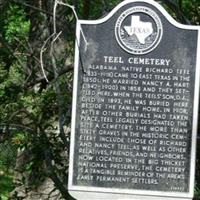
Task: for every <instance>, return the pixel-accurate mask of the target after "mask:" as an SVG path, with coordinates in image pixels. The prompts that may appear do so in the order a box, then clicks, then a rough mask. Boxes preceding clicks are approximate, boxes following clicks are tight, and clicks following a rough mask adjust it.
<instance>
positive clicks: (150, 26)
mask: <svg viewBox="0 0 200 200" xmlns="http://www.w3.org/2000/svg"><path fill="white" fill-rule="evenodd" d="M162 35H163V27H162V22H161V20H160V18H159V16H158V15H157V14H156V13H155V12H154V11H153V10H152V9H150V8H147V7H143V6H136V7H132V8H130V9H128V10H126V11H124V12H123V13H122V14H121V15H120V16H119V18H118V19H117V22H116V26H115V36H116V39H117V42H118V44H119V45H120V46H121V47H122V48H123V49H124V50H125V51H127V52H128V53H131V54H137V55H142V54H147V53H149V52H151V51H153V50H154V49H155V48H156V47H157V46H158V44H159V43H160V41H161V39H162Z"/></svg>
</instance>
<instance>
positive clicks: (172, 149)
mask: <svg viewBox="0 0 200 200" xmlns="http://www.w3.org/2000/svg"><path fill="white" fill-rule="evenodd" d="M80 27H82V29H83V32H84V34H85V39H86V40H87V44H86V41H85V39H84V38H83V35H82V34H81V30H80ZM199 30H200V29H199V27H195V26H184V25H181V24H179V23H177V22H175V21H174V20H173V19H172V18H171V17H170V16H169V14H167V13H166V11H165V10H164V9H163V8H162V7H161V6H160V5H159V4H157V3H155V2H153V1H140V0H138V1H137V0H136V1H132V0H127V1H124V2H122V3H121V4H119V5H118V6H117V7H116V8H115V9H114V10H113V11H112V12H111V13H110V14H109V15H108V16H107V17H105V18H103V19H101V20H97V21H78V24H77V38H78V40H77V47H76V59H75V76H74V99H73V119H72V136H71V153H70V171H69V191H70V193H71V194H72V195H73V196H74V197H75V198H77V199H80V200H86V199H103V198H107V199H109V200H110V199H113V200H114V199H134V198H136V199H138V200H140V199H144V198H146V199H176V198H182V199H192V196H193V189H194V171H195V148H196V132H197V114H198V95H199V60H198V57H199V56H198V49H199V43H198V38H199Z"/></svg>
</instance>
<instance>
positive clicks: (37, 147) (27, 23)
mask: <svg viewBox="0 0 200 200" xmlns="http://www.w3.org/2000/svg"><path fill="white" fill-rule="evenodd" d="M63 2H64V1H63ZM67 2H68V3H69V4H73V5H75V7H76V11H77V13H78V15H79V17H80V18H84V19H97V18H99V17H101V16H104V15H106V14H107V13H108V12H109V11H110V10H111V9H112V8H113V7H114V6H115V5H117V4H118V3H119V2H121V0H110V1H109V2H108V1H105V0H94V1H90V0H83V1H80V0H71V1H70V0H69V1H67ZM161 3H162V4H163V5H164V6H165V7H166V8H167V9H168V10H169V11H170V12H171V14H172V15H173V16H174V17H175V18H176V19H177V20H179V21H180V22H182V23H192V24H196V25H198V24H199V23H200V17H199V16H200V2H199V1H198V0H192V1H191V0H190V1H189V0H176V1H172V0H162V2H161ZM55 8H57V12H56V18H54V15H53V12H54V9H55ZM0 11H1V13H2V14H1V16H0V18H1V20H0V30H2V31H1V33H0V46H1V48H0V121H1V124H2V125H6V127H7V131H8V133H9V127H12V126H15V127H17V128H18V130H19V131H18V133H17V134H13V135H12V137H13V142H14V143H17V145H18V146H19V148H22V149H24V151H26V152H28V154H30V155H31V156H30V159H28V160H26V162H25V167H24V170H28V171H29V172H30V173H29V179H28V182H27V183H25V184H27V185H28V186H29V187H32V186H34V185H37V183H39V182H41V181H42V180H43V178H44V177H46V176H48V177H50V178H51V179H52V180H53V181H54V183H55V185H56V187H57V188H58V189H59V190H60V192H61V193H62V195H63V197H64V198H66V199H68V198H69V196H68V192H67V181H66V177H67V173H68V152H69V140H70V136H69V129H68V127H69V126H70V118H71V114H70V112H71V101H72V97H71V96H72V95H71V94H72V75H73V52H74V49H73V47H74V40H75V18H74V14H73V10H72V9H71V8H70V7H66V6H62V5H59V4H58V5H55V4H54V1H52V0H43V1H41V0H25V1H22V0H9V1H3V2H0ZM55 21H56V32H55V23H54V22H55ZM60 31H62V33H61V34H60V35H59V38H57V36H58V35H57V34H58V33H59V32H60ZM44 44H45V46H44ZM43 47H44V48H43ZM41 56H42V60H41ZM44 72H45V73H44ZM45 76H46V77H45ZM1 124H0V125H1ZM21 135H23V137H21ZM16 141H17V142H16Z"/></svg>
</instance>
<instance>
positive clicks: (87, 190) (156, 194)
mask: <svg viewBox="0 0 200 200" xmlns="http://www.w3.org/2000/svg"><path fill="white" fill-rule="evenodd" d="M134 2H144V3H147V4H150V5H152V6H154V7H155V8H157V9H158V10H159V11H160V12H161V13H162V14H163V15H164V16H165V18H166V19H167V20H168V21H169V22H170V23H171V24H172V25H174V26H175V27H177V28H180V29H185V30H196V31H198V44H197V55H198V54H199V52H200V51H199V49H200V27H198V26H191V25H182V24H180V23H178V22H176V21H175V20H174V19H173V18H172V17H171V16H170V15H169V14H168V13H167V11H166V10H165V9H164V8H163V7H162V6H161V5H160V4H158V3H156V2H155V1H153V0H125V1H123V2H122V3H120V4H119V5H117V6H116V7H115V8H114V9H113V10H112V11H111V12H110V13H109V14H108V15H107V16H106V17H104V18H102V19H99V20H78V22H77V30H76V37H77V42H76V47H75V68H74V86H73V87H74V89H73V106H72V125H71V141H70V143H71V144H70V165H69V180H68V190H69V193H70V194H71V195H72V196H73V197H74V198H76V199H78V200H79V199H80V200H89V199H94V200H100V199H109V200H117V199H118V200H123V199H124V200H125V199H126V200H128V199H135V200H141V199H149V200H173V199H174V200H175V199H180V200H181V199H192V198H193V194H194V191H193V190H194V182H195V159H196V140H197V124H198V105H199V82H200V70H199V67H200V56H197V60H196V74H195V76H196V77H195V90H194V100H193V103H194V107H193V126H192V141H191V142H192V144H191V148H192V149H191V161H190V167H191V170H190V184H189V185H190V187H189V188H190V189H189V192H188V193H182V192H181V193H180V192H163V191H162V192H161V191H148V190H131V189H117V188H103V187H101V188H99V187H90V186H85V187H84V186H77V185H73V168H74V154H75V134H76V133H75V132H76V131H75V124H76V111H77V94H78V90H77V88H78V81H79V80H78V73H79V71H78V68H79V59H80V55H79V44H80V42H81V41H80V36H81V28H80V27H81V25H84V24H87V25H98V24H101V23H104V22H106V21H107V20H109V19H110V18H111V17H112V16H113V15H114V14H115V13H116V12H117V11H118V10H119V9H120V8H121V7H123V6H125V5H126V4H129V3H134ZM114 28H115V27H113V31H114ZM88 39H89V38H88ZM147 53H148V52H147ZM199 55H200V54H199Z"/></svg>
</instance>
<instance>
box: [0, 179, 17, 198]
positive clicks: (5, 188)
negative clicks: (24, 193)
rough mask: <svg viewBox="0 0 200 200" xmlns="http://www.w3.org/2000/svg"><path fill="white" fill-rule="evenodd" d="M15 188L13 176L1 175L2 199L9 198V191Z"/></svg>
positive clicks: (0, 192)
mask: <svg viewBox="0 0 200 200" xmlns="http://www.w3.org/2000/svg"><path fill="white" fill-rule="evenodd" d="M13 189H14V187H13V183H12V176H10V175H9V176H5V175H4V176H0V197H1V199H2V200H7V199H8V196H9V193H10V192H11V191H12V190H13Z"/></svg>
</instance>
